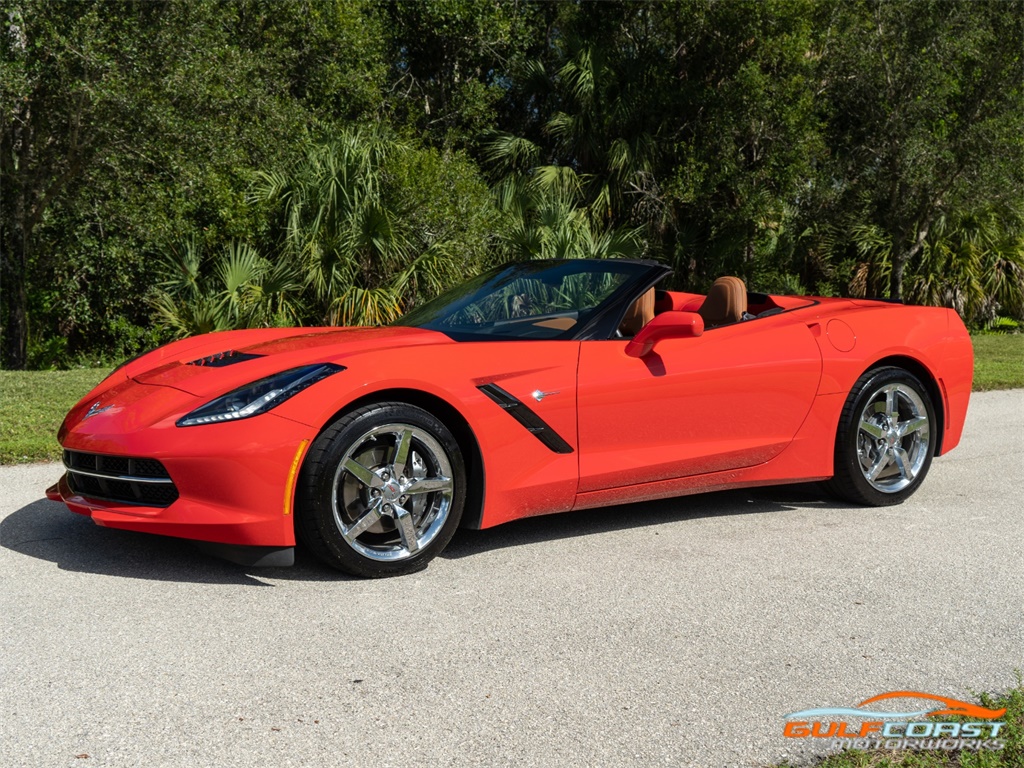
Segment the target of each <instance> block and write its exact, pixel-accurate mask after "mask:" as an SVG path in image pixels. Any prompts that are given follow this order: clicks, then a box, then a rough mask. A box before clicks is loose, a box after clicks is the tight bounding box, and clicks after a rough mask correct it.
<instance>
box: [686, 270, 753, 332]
mask: <svg viewBox="0 0 1024 768" xmlns="http://www.w3.org/2000/svg"><path fill="white" fill-rule="evenodd" d="M746 311H747V286H746V285H744V284H743V281H742V280H740V279H739V278H738V277H720V278H718V279H717V280H715V283H714V285H712V286H711V290H710V291H708V297H707V298H706V299H704V303H703V304H701V305H700V309H699V310H697V312H698V313H699V314H700V316H701V317H703V318H704V326H705V327H706V328H717V327H718V326H720V325H729V324H730V323H738V322H739V321H740V320H742V319H743V314H744V313H745V312H746Z"/></svg>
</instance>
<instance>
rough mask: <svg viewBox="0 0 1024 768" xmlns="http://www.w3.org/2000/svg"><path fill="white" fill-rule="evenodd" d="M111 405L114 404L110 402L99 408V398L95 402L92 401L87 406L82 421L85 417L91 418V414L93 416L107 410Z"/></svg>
mask: <svg viewBox="0 0 1024 768" xmlns="http://www.w3.org/2000/svg"><path fill="white" fill-rule="evenodd" d="M113 407H114V404H113V403H111V404H110V405H108V406H105V407H103V408H100V403H99V400H97V401H96V402H95V403H93V404H92V405H90V406H89V410H88V411H86V413H85V416H83V417H82V421H85V420H86V419H91V418H92V417H93V416H95V415H96V414H98V413H103V412H104V411H109V410H110V409H111V408H113Z"/></svg>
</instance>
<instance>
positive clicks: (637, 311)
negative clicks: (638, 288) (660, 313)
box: [619, 288, 654, 336]
mask: <svg viewBox="0 0 1024 768" xmlns="http://www.w3.org/2000/svg"><path fill="white" fill-rule="evenodd" d="M653 319H654V289H653V288H649V289H648V290H647V291H646V292H645V293H644V295H643V296H641V297H640V298H639V299H637V300H636V301H634V302H633V303H632V304H630V305H629V309H627V310H626V314H625V316H624V317H623V318H622V322H621V323H619V333H621V334H622V335H623V336H636V335H637V334H638V333H640V329H641V328H643V327H644V326H645V325H647V324H648V323H649V322H651V320H653Z"/></svg>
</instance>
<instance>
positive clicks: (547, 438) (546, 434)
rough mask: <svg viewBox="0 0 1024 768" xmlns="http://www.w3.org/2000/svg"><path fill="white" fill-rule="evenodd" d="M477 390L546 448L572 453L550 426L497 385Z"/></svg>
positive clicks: (487, 385)
mask: <svg viewBox="0 0 1024 768" xmlns="http://www.w3.org/2000/svg"><path fill="white" fill-rule="evenodd" d="M477 389H479V390H480V391H481V392H483V393H484V394H485V395H487V396H488V397H489V398H491V400H493V401H494V402H496V403H497V404H498V405H500V406H501V407H502V408H504V409H505V412H506V413H507V414H508V415H509V416H511V417H512V418H513V419H515V420H516V421H518V422H519V423H520V424H522V425H523V426H524V427H526V429H527V430H528V431H529V432H530V434H532V435H533V436H534V437H536V438H537V439H538V440H540V441H541V442H542V443H544V445H545V446H547V448H549V449H550V450H552V451H554V452H555V453H572V446H571V445H569V444H568V443H567V442H565V440H564V439H562V436H561V435H559V434H558V433H557V432H555V430H553V429H552V428H551V425H550V424H548V423H547V422H546V421H544V419H542V418H541V417H540V416H538V415H537V414H536V413H534V412H533V411H531V410H530V409H529V407H527V405H526V404H525V403H523V401H522V400H518V399H516V397H515V396H514V395H512V393H510V392H506V391H505V390H504V389H502V388H501V387H499V386H498V385H497V384H481V385H480V386H479V387H477Z"/></svg>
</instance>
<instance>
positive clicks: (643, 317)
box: [618, 276, 813, 338]
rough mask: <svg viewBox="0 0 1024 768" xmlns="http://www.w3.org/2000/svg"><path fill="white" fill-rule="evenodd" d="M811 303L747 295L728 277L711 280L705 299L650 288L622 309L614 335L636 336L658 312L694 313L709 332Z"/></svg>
mask: <svg viewBox="0 0 1024 768" xmlns="http://www.w3.org/2000/svg"><path fill="white" fill-rule="evenodd" d="M811 303H813V302H812V301H811V300H810V299H805V298H802V297H799V296H769V295H768V294H766V293H751V292H749V291H747V287H746V285H745V284H744V282H743V281H742V280H741V279H740V278H738V277H732V276H725V277H720V278H718V279H717V280H715V282H714V284H713V285H712V286H711V289H710V290H709V291H708V293H707V296H704V295H703V294H699V293H686V292H684V291H661V290H656V289H655V288H650V289H649V290H648V291H646V292H645V293H644V294H643V296H641V297H640V298H639V299H637V300H636V301H634V302H633V304H632V305H630V307H629V309H627V310H626V314H625V315H624V316H623V318H622V322H621V323H620V324H619V333H618V335H619V336H621V337H623V338H631V337H633V336H636V334H637V333H639V332H640V329H642V328H643V327H644V326H645V325H647V323H649V322H650V321H651V320H653V319H654V318H655V317H656V316H657V315H660V314H661V313H662V312H696V313H697V314H699V315H700V316H701V317H702V318H703V319H704V328H705V330H711V329H714V328H721V327H723V326H726V325H732V324H734V323H741V322H744V321H746V320H754V319H757V318H761V317H769V316H771V315H777V314H780V313H782V312H785V311H786V310H789V309H797V308H798V307H804V306H807V305H809V304H811Z"/></svg>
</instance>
